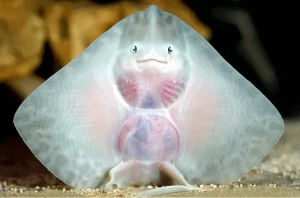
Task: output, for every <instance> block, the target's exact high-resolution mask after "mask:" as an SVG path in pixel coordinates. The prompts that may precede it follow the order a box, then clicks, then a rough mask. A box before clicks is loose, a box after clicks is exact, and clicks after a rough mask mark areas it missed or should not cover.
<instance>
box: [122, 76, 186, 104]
mask: <svg viewBox="0 0 300 198" xmlns="http://www.w3.org/2000/svg"><path fill="white" fill-rule="evenodd" d="M118 88H119V91H120V93H121V95H122V96H123V98H124V100H125V101H126V102H127V103H128V104H129V105H130V106H132V107H139V108H145V109H151V108H152V109H157V108H162V107H168V106H170V105H171V104H173V103H174V102H175V101H176V100H177V99H178V98H179V96H180V94H181V93H182V92H183V91H184V88H185V84H184V82H183V81H181V80H178V79H176V78H175V79H171V80H170V79H166V80H160V79H152V81H151V79H150V80H148V81H147V80H144V79H137V78H136V79H124V78H120V79H119V80H118Z"/></svg>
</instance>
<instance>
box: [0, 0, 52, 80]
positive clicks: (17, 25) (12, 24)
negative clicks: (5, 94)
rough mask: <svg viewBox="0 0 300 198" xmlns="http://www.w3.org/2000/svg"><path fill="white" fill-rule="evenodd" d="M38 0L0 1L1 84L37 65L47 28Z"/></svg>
mask: <svg viewBox="0 0 300 198" xmlns="http://www.w3.org/2000/svg"><path fill="white" fill-rule="evenodd" d="M37 2H38V0H37V1H34V0H29V1H20V0H19V1H17V0H12V1H0V60H1V62H0V81H4V80H6V79H9V78H11V77H18V76H26V75H28V74H30V73H32V72H33V71H34V70H35V69H36V68H37V67H38V66H39V64H40V62H41V58H42V54H43V47H44V43H45V41H46V28H45V24H44V21H43V20H42V18H41V17H40V16H39V15H38V14H37V13H36V12H35V11H36V10H37V8H38V7H39V4H38V3H37Z"/></svg>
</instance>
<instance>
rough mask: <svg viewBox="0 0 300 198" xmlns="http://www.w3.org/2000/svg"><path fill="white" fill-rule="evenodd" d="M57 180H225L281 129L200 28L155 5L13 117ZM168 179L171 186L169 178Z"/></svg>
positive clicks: (104, 38)
mask: <svg viewBox="0 0 300 198" xmlns="http://www.w3.org/2000/svg"><path fill="white" fill-rule="evenodd" d="M14 124H15V126H16V128H17V130H18V131H19V134H20V135H21V137H22V138H23V140H24V141H25V143H26V144H27V146H28V147H29V148H30V149H31V151H32V152H33V153H34V155H35V156H36V157H37V158H38V159H39V160H40V161H41V162H42V163H43V165H44V166H45V167H47V168H48V169H49V171H51V172H52V173H53V174H54V175H55V176H56V177H58V178H59V179H60V180H62V181H63V182H65V183H66V184H68V185H70V186H72V187H74V188H80V189H94V188H101V189H113V188H123V187H126V186H145V185H158V186H161V188H157V189H153V190H150V191H146V192H142V193H141V194H139V195H142V196H153V195H159V194H164V193H170V192H179V191H189V190H200V188H198V187H197V186H196V184H210V183H213V184H228V183H230V182H233V181H236V180H238V179H240V178H241V177H243V176H244V175H245V174H246V173H248V172H249V171H250V170H251V169H252V168H253V167H254V166H255V165H257V164H258V163H259V162H261V161H262V160H263V158H264V157H265V156H266V155H267V154H268V152H269V151H270V150H271V149H272V147H273V146H274V145H275V144H276V142H277V141H278V139H279V138H280V137H281V135H282V134H283V131H284V123H283V119H282V117H281V115H280V114H279V112H278V111H277V109H276V108H275V107H274V106H273V105H272V104H271V102H270V101H269V100H268V99H267V98H266V97H265V96H264V95H263V94H262V93H261V92H260V91H259V90H258V89H257V88H255V87H254V86H253V85H252V84H251V83H250V82H249V81H248V80H247V79H245V78H244V77H243V76H242V75H241V74H239V73H238V72H237V71H236V70H235V69H234V68H233V67H232V66H231V65H230V64H229V63H228V62H226V61H225V60H224V59H223V58H222V57H221V55H220V54H218V52H217V51H216V50H215V49H214V48H213V47H212V46H211V45H210V44H209V43H208V42H207V41H206V40H205V39H204V38H203V37H201V36H200V35H199V34H198V33H197V32H196V31H195V30H194V29H192V28H191V27H190V26H189V25H187V24H186V23H185V22H183V21H182V20H180V19H179V18H177V17H176V16H174V15H172V14H170V13H167V12H164V11H162V10H160V9H159V8H158V7H156V6H154V5H152V6H150V7H149V8H148V9H146V10H145V11H142V12H137V13H135V14H132V15H130V16H128V17H126V18H124V19H123V20H121V21H120V22H118V23H117V24H115V25H114V26H113V27H112V28H110V29H109V30H108V31H106V32H105V33H103V34H102V35H100V36H99V37H98V38H97V39H96V40H95V41H94V42H93V43H92V44H91V45H90V46H89V47H87V49H86V50H84V51H83V52H82V53H81V54H80V55H78V56H77V57H76V58H75V59H74V60H72V61H71V62H70V63H68V64H67V65H66V66H65V67H63V68H62V69H60V70H59V71H58V72H57V73H55V74H54V75H53V76H51V77H50V78H49V79H47V80H46V81H45V82H44V83H43V84H42V85H40V86H39V87H38V88H37V89H36V90H35V91H34V92H33V93H32V94H31V95H30V96H28V98H26V99H25V101H24V102H23V103H22V104H21V105H20V107H19V109H18V110H17V112H16V114H15V117H14ZM163 175H166V177H167V178H168V181H169V182H167V183H164V181H163V180H164V179H163V178H164V177H163Z"/></svg>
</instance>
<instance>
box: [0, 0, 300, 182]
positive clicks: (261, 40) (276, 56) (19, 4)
mask: <svg viewBox="0 0 300 198" xmlns="http://www.w3.org/2000/svg"><path fill="white" fill-rule="evenodd" d="M150 4H156V5H157V6H159V7H160V8H161V9H163V10H165V11H167V12H170V13H172V14H175V15H176V16H177V17H179V18H181V19H182V20H184V21H185V22H186V23H188V24H189V25H191V26H192V27H193V28H194V29H195V30H196V31H197V32H198V33H199V34H201V35H202V36H203V37H204V38H205V39H207V40H208V41H209V42H210V43H211V45H212V46H213V47H214V48H215V49H216V50H217V51H218V52H219V53H220V54H221V55H222V56H223V57H224V58H225V59H226V60H227V61H228V62H229V63H230V64H231V65H232V66H233V67H234V68H235V69H237V70H238V71H239V72H240V73H241V74H242V75H243V76H245V77H246V78H247V79H248V80H249V81H251V82H252V83H253V84H254V85H255V86H256V87H257V88H258V89H259V90H261V92H262V93H264V95H266V96H267V98H268V99H269V100H270V101H271V102H272V103H273V104H274V105H275V106H276V107H277V108H278V110H279V111H280V113H281V114H282V116H283V117H284V119H297V117H298V116H300V95H299V94H298V89H297V88H298V85H300V83H299V74H298V73H297V67H298V66H297V65H299V63H298V61H297V62H296V58H297V55H296V51H297V50H295V49H294V48H293V45H295V44H296V37H295V36H294V35H293V34H294V32H295V29H296V26H297V24H296V23H295V19H296V12H294V11H293V7H295V5H292V4H290V3H289V2H288V1H268V2H267V1H266V2H265V1H259V0H248V1H247V0H218V1H217V0H182V1H180V0H136V1H134V0H118V1H117V0H115V1H109V0H94V1H93V0H90V1H88V0H73V1H71V0H69V1H68V0H64V1H62V0H0V118H1V119H0V123H1V125H0V181H1V180H6V181H9V182H14V183H22V180H19V178H21V177H34V178H35V179H31V180H28V181H30V182H31V183H29V184H28V185H36V184H37V183H39V182H40V180H45V178H46V180H47V183H48V184H55V183H57V182H59V181H58V180H56V179H55V178H54V177H52V175H48V176H44V177H43V178H42V177H41V176H40V175H41V174H40V173H43V174H46V175H47V174H48V172H47V170H46V169H45V168H44V167H42V166H41V165H40V164H39V162H38V161H37V160H36V159H35V158H34V157H33V156H32V154H31V153H30V151H29V150H28V148H27V147H25V145H24V144H23V142H22V141H21V140H20V138H19V136H18V134H17V131H16V129H15V128H14V125H13V123H12V120H13V116H14V113H15V111H16V109H17V107H18V106H19V105H20V103H21V102H22V101H23V100H24V99H25V98H26V97H27V96H28V95H29V94H30V92H31V91H33V90H34V89H35V88H36V87H37V86H38V85H39V84H40V83H42V82H43V81H44V80H45V79H47V78H48V77H50V76H51V75H52V74H54V73H55V72H56V71H57V70H59V69H60V68H62V67H63V66H64V65H65V64H66V63H68V62H69V61H70V60H72V59H73V58H75V57H76V56H77V55H78V54H79V53H80V52H81V51H83V50H84V49H85V48H86V47H87V46H88V45H89V44H90V43H91V42H92V41H93V40H94V39H95V38H97V37H98V36H99V35H100V34H102V33H103V32H104V31H106V30H108V29H109V28H110V27H112V26H113V25H114V24H115V23H116V22H118V21H119V20H121V19H122V18H124V17H126V16H128V15H130V14H132V13H134V12H137V11H141V10H144V9H146V8H147V7H148V6H149V5H150ZM294 47H297V46H294ZM296 49H297V48H296ZM299 133H300V132H299ZM28 161H34V163H31V164H29V163H28ZM12 167H15V169H12ZM24 170H25V171H24ZM30 170H34V171H32V172H35V173H33V174H29V173H30ZM28 181H27V182H28Z"/></svg>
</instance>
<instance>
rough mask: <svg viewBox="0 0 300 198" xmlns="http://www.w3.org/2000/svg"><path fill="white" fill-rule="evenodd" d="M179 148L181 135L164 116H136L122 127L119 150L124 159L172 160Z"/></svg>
mask: <svg viewBox="0 0 300 198" xmlns="http://www.w3.org/2000/svg"><path fill="white" fill-rule="evenodd" d="M178 148H179V136H178V133H177V130H176V128H175V127H174V126H173V125H172V123H171V122H170V121H169V120H168V119H167V118H165V117H163V116H158V115H151V116H148V115H147V116H141V115H139V116H135V117H133V118H131V119H130V120H129V121H128V122H127V123H126V124H125V125H124V127H123V128H122V130H121V133H120V135H119V139H118V150H119V152H120V153H121V154H122V156H123V160H141V161H144V160H152V161H166V160H167V161H172V160H174V158H175V156H176V154H177V151H178Z"/></svg>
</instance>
